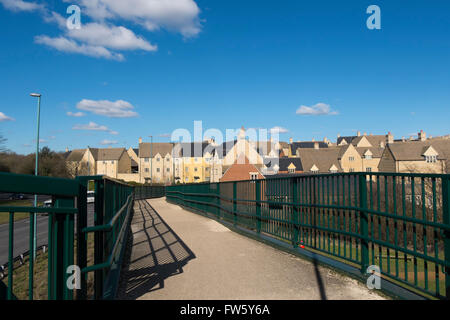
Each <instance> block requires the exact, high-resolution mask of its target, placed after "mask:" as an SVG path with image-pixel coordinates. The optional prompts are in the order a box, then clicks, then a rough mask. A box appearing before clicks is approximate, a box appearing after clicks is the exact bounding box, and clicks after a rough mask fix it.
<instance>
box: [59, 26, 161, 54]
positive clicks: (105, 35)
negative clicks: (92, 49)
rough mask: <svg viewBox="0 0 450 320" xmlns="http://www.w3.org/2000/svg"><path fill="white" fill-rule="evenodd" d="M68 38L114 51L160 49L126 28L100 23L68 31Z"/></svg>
mask: <svg viewBox="0 0 450 320" xmlns="http://www.w3.org/2000/svg"><path fill="white" fill-rule="evenodd" d="M67 36H68V37H70V38H73V39H76V40H78V41H80V42H82V43H86V44H88V45H91V46H100V47H105V48H109V49H114V50H144V51H156V50H157V49H158V47H157V46H156V45H152V44H150V43H149V42H148V41H146V40H145V39H144V38H142V37H139V36H136V35H135V34H134V32H133V31H131V30H130V29H127V28H125V27H121V26H119V27H116V26H109V25H105V24H100V23H87V24H83V25H82V27H81V29H72V30H68V32H67Z"/></svg>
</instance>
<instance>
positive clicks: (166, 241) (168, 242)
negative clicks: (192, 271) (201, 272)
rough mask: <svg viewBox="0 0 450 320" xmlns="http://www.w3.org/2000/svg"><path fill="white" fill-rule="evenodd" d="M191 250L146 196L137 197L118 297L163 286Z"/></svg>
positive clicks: (179, 269) (134, 295) (191, 256)
mask: <svg viewBox="0 0 450 320" xmlns="http://www.w3.org/2000/svg"><path fill="white" fill-rule="evenodd" d="M192 259H195V255H194V253H193V252H192V251H191V250H190V249H189V247H188V246H187V245H186V244H185V243H184V242H183V241H182V240H181V239H180V238H179V237H178V235H177V234H176V233H175V232H174V231H173V230H172V229H171V228H170V226H169V225H168V224H167V223H166V222H165V221H164V220H163V219H162V218H161V216H160V215H159V214H158V212H156V211H155V210H154V208H153V207H152V206H151V205H150V204H149V203H148V202H147V201H146V200H137V201H135V205H134V216H133V221H132V224H131V232H130V233H129V238H128V247H127V252H126V255H125V257H124V261H128V263H126V264H125V265H124V267H123V269H122V275H121V282H120V286H119V290H118V293H117V299H121V300H134V299H137V298H139V297H140V296H142V295H144V294H146V293H149V292H152V291H155V290H159V289H162V288H164V280H165V279H167V278H168V277H171V276H173V275H177V274H180V273H183V266H185V265H186V264H187V263H188V262H189V261H190V260H192Z"/></svg>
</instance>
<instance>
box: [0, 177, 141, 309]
mask: <svg viewBox="0 0 450 320" xmlns="http://www.w3.org/2000/svg"><path fill="white" fill-rule="evenodd" d="M89 181H93V182H94V185H95V198H94V199H95V200H94V204H93V213H92V214H93V215H94V223H93V225H90V226H88V214H90V212H89V211H88V204H87V186H88V183H89ZM133 191H134V189H133V187H131V186H129V185H127V184H124V183H121V182H118V181H115V180H112V179H109V178H106V177H102V176H90V177H78V178H76V179H60V178H49V177H35V176H29V175H17V174H9V173H0V192H8V193H26V194H38V195H49V196H51V197H52V200H53V204H54V205H53V207H51V208H44V207H26V206H24V207H20V206H0V214H1V215H3V214H6V215H9V222H8V225H9V243H8V267H7V274H8V275H7V285H5V283H3V282H0V299H10V300H13V299H16V298H17V297H16V292H15V287H14V281H15V280H14V276H13V272H12V270H13V269H14V257H15V255H19V254H21V253H22V252H17V253H16V252H14V241H15V239H14V233H15V232H14V224H15V222H14V215H15V214H16V213H18V212H27V213H29V216H30V218H29V223H30V228H29V235H28V237H29V251H30V252H31V250H32V248H33V245H34V243H33V240H34V234H33V227H32V226H33V224H34V220H33V219H34V218H33V217H34V215H33V214H34V213H45V214H48V256H47V263H46V267H47V269H48V284H47V291H48V292H47V298H48V299H49V300H60V299H64V300H70V299H80V300H82V299H87V298H94V299H111V298H113V297H114V296H115V293H116V290H117V285H118V280H119V275H120V268H121V260H122V256H123V252H124V248H125V245H124V244H125V243H126V240H127V237H126V232H127V230H128V224H129V222H130V217H131V215H132V210H133V203H134V192H133ZM89 233H94V237H93V238H94V239H93V249H92V248H91V249H90V247H92V246H89V244H90V243H88V239H89V238H88V234H89ZM89 255H93V260H94V261H93V264H91V265H88V256H89ZM75 262H76V266H78V267H79V268H80V271H81V276H80V278H81V281H80V282H81V283H80V285H81V287H80V288H79V289H76V290H73V289H70V288H69V286H68V285H67V283H68V281H69V282H71V279H69V277H70V276H71V275H72V274H73V273H72V274H71V273H70V272H68V270H70V269H68V268H69V267H70V266H73V265H75ZM28 264H29V268H28V288H27V290H28V298H29V299H30V300H32V299H33V298H34V290H33V285H34V281H35V270H34V264H35V261H34V260H33V259H32V258H31V256H30V257H29V259H28ZM89 272H94V284H93V286H94V290H93V291H94V292H93V295H89V296H88V286H87V279H88V273H89Z"/></svg>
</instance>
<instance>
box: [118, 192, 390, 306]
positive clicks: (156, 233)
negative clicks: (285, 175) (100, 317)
mask: <svg viewBox="0 0 450 320" xmlns="http://www.w3.org/2000/svg"><path fill="white" fill-rule="evenodd" d="M131 230H132V232H131V235H130V239H129V247H128V252H127V256H126V257H125V259H129V261H130V263H129V264H128V265H126V266H124V269H123V271H122V279H121V285H120V288H119V294H118V298H119V299H152V300H157V299H175V300H177V299H194V300H196V299H205V300H206V299H231V300H234V299H289V300H290V299H383V298H382V297H380V296H379V295H378V294H376V293H375V292H373V291H370V290H369V289H367V288H366V287H365V286H364V285H362V284H361V283H359V282H357V281H356V280H353V279H349V278H347V277H344V276H342V275H340V274H338V273H336V272H334V271H331V270H330V269H327V268H323V267H319V266H317V265H315V264H314V263H312V262H308V261H305V260H302V259H300V258H298V257H296V256H294V255H291V254H288V253H285V252H283V251H280V250H277V249H275V248H272V247H270V246H268V245H265V244H263V243H260V242H258V241H256V240H253V239H250V238H247V237H245V236H242V235H240V234H237V233H235V232H232V231H230V230H229V229H228V228H226V227H224V226H223V225H222V224H220V223H218V222H217V221H214V220H211V219H208V218H205V217H203V216H200V215H197V214H195V213H191V212H189V211H186V210H183V209H182V208H181V207H179V206H176V205H172V204H169V203H167V202H166V201H165V199H164V198H161V199H152V200H142V201H136V202H135V214H134V217H133V221H132V225H131ZM126 261H127V260H126Z"/></svg>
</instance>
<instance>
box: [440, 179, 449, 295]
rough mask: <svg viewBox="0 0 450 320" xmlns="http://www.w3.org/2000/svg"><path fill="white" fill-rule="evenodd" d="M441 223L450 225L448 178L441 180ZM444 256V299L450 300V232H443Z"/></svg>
mask: <svg viewBox="0 0 450 320" xmlns="http://www.w3.org/2000/svg"><path fill="white" fill-rule="evenodd" d="M442 202H443V203H442V204H443V207H442V223H444V224H445V225H447V226H449V225H450V176H449V175H446V176H444V177H443V178H442ZM444 256H445V262H446V264H447V267H445V297H446V299H447V300H450V267H448V265H449V264H450V232H449V231H448V230H447V231H444Z"/></svg>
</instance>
